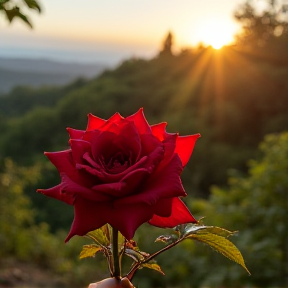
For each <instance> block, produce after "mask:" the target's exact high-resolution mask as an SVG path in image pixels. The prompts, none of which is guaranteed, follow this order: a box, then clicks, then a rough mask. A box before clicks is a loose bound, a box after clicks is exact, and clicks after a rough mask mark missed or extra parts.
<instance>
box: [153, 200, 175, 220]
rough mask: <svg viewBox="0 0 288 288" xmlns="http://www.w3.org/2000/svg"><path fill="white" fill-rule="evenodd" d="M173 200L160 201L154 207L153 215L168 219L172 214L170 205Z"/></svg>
mask: <svg viewBox="0 0 288 288" xmlns="http://www.w3.org/2000/svg"><path fill="white" fill-rule="evenodd" d="M173 199H174V198H167V199H160V200H159V201H158V202H157V203H156V204H155V205H154V214H156V215H158V216H161V217H169V216H170V215H171V212H172V203H173Z"/></svg>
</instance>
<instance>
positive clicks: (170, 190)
mask: <svg viewBox="0 0 288 288" xmlns="http://www.w3.org/2000/svg"><path fill="white" fill-rule="evenodd" d="M182 169H183V168H182V163H181V160H180V158H179V156H178V155H177V154H175V155H174V156H173V158H172V160H171V161H170V163H169V165H167V166H166V167H165V168H164V169H162V171H161V174H159V175H158V178H157V179H154V180H153V182H151V181H150V179H149V180H148V181H147V183H145V185H144V187H143V188H142V191H141V192H140V193H138V194H135V195H131V196H129V197H126V198H123V199H119V200H117V201H115V203H114V205H117V206H121V205H132V204H135V203H147V204H149V205H155V204H156V203H157V202H158V201H159V200H160V199H163V198H172V197H178V196H186V192H185V191H184V188H183V186H182V183H181V179H180V174H181V172H182Z"/></svg>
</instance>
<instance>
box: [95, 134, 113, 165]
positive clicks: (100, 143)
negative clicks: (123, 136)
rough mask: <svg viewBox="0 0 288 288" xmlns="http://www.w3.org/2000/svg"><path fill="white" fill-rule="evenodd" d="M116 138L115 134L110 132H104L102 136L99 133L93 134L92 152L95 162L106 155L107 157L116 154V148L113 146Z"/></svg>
mask: <svg viewBox="0 0 288 288" xmlns="http://www.w3.org/2000/svg"><path fill="white" fill-rule="evenodd" d="M115 137H116V135H115V134H114V133H112V132H108V131H102V132H101V133H100V134H99V133H98V131H95V133H93V132H92V133H91V152H92V156H93V159H94V160H97V159H99V158H100V157H101V156H103V154H104V153H105V155H107V157H109V155H113V153H115V151H114V148H115V147H114V146H113V145H111V143H112V141H113V139H114V138H115Z"/></svg>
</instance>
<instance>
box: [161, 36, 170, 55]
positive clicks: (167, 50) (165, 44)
mask: <svg viewBox="0 0 288 288" xmlns="http://www.w3.org/2000/svg"><path fill="white" fill-rule="evenodd" d="M172 45H173V35H172V33H171V32H168V35H167V36H166V38H165V40H164V42H163V48H162V50H161V51H160V55H169V56H170V55H172Z"/></svg>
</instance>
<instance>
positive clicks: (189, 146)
mask: <svg viewBox="0 0 288 288" xmlns="http://www.w3.org/2000/svg"><path fill="white" fill-rule="evenodd" d="M199 137H200V134H195V135H190V136H179V137H178V138H177V140H176V148H175V153H177V154H178V155H179V157H180V159H181V161H182V165H183V167H184V166H186V164H187V162H188V161H189V158H190V156H191V154H192V151H193V149H194V146H195V143H196V140H197V139H198V138H199Z"/></svg>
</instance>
